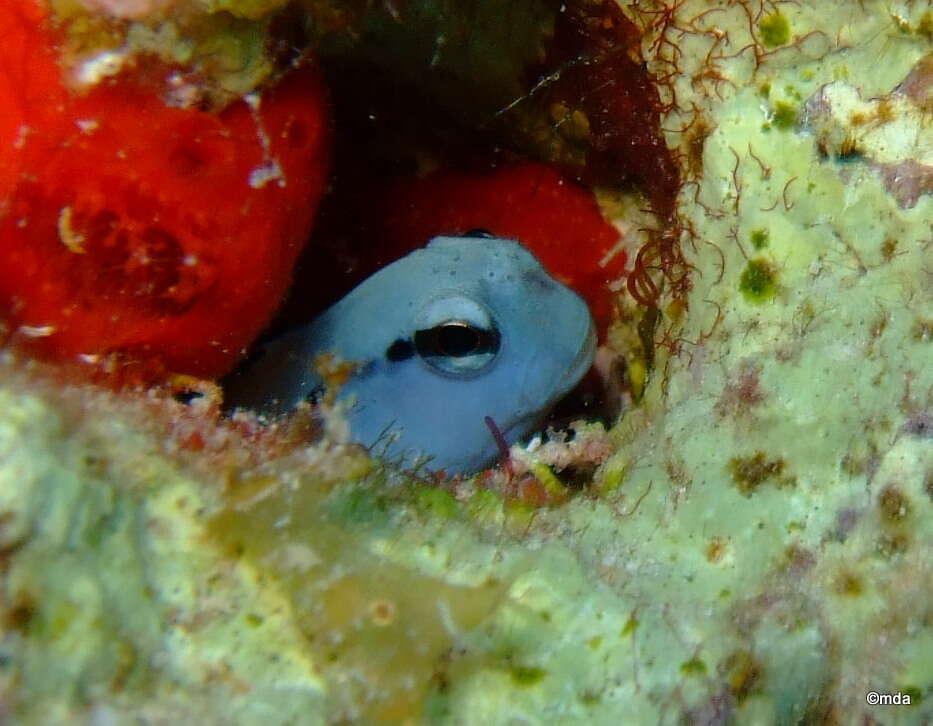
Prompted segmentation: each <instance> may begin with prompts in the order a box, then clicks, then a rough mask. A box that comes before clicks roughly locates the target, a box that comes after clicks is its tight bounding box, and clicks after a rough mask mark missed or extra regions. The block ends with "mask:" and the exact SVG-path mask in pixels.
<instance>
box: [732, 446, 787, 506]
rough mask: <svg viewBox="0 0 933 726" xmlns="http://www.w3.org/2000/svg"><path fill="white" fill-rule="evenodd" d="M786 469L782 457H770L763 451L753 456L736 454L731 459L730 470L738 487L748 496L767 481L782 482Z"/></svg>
mask: <svg viewBox="0 0 933 726" xmlns="http://www.w3.org/2000/svg"><path fill="white" fill-rule="evenodd" d="M783 471H784V461H783V460H782V459H769V458H767V457H766V456H765V454H764V453H763V452H761V451H758V452H755V453H754V454H752V455H751V456H736V457H733V458H732V459H730V460H729V472H730V473H731V474H732V482H733V483H734V484H735V487H736V489H738V490H739V492H740V493H741V494H744V495H745V496H746V497H748V496H751V495H752V494H754V493H755V492H756V491H757V490H758V488H759V487H760V486H761V485H762V484H764V483H765V482H767V481H772V480H773V481H775V482H777V483H781V482H782V480H781V479H780V478H779V477H780V476H781V473H782V472H783Z"/></svg>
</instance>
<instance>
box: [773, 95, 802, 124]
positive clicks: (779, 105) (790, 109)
mask: <svg viewBox="0 0 933 726" xmlns="http://www.w3.org/2000/svg"><path fill="white" fill-rule="evenodd" d="M797 115H798V112H797V107H796V106H795V105H794V104H792V103H788V102H787V101H778V102H776V103H775V104H774V106H772V107H771V112H770V114H769V117H770V121H771V123H772V124H773V125H774V126H775V127H776V128H778V129H780V130H781V131H787V130H789V129H792V128H793V127H794V125H795V124H796V123H797Z"/></svg>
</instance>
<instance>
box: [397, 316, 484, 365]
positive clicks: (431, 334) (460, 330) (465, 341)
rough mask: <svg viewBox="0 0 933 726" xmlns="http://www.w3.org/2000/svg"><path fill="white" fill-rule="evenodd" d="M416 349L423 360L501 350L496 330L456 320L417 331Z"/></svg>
mask: <svg viewBox="0 0 933 726" xmlns="http://www.w3.org/2000/svg"><path fill="white" fill-rule="evenodd" d="M415 348H416V349H417V351H418V354H419V355H420V356H422V357H423V358H430V357H438V356H442V357H444V358H464V357H466V356H469V355H479V354H482V353H495V352H496V351H497V350H498V349H499V334H498V332H497V331H496V330H495V329H492V330H484V329H483V328H479V327H476V326H475V325H470V324H469V323H465V322H462V321H459V320H454V321H450V322H447V323H442V324H441V325H436V326H434V327H433V328H427V329H426V330H418V331H416V332H415Z"/></svg>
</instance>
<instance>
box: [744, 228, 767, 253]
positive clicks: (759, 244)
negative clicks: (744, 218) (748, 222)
mask: <svg viewBox="0 0 933 726" xmlns="http://www.w3.org/2000/svg"><path fill="white" fill-rule="evenodd" d="M749 238H750V240H751V243H752V247H754V248H755V249H756V250H761V249H764V248H765V247H767V246H768V242H769V241H770V234H769V232H768V230H766V229H753V230H752V233H751V235H750V236H749Z"/></svg>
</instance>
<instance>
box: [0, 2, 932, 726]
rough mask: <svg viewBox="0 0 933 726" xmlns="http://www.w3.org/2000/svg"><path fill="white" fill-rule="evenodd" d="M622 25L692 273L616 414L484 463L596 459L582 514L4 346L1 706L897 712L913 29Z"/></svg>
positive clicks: (910, 419)
mask: <svg viewBox="0 0 933 726" xmlns="http://www.w3.org/2000/svg"><path fill="white" fill-rule="evenodd" d="M140 5H145V3H141V4H140ZM247 5H251V6H252V5H255V3H252V4H250V3H247ZM625 12H626V13H627V14H628V15H629V16H630V17H631V18H632V19H633V20H634V21H635V23H636V24H637V25H638V26H639V27H640V28H642V29H643V30H644V33H645V34H644V38H643V41H642V43H643V54H644V56H645V58H646V59H647V60H648V66H649V70H650V71H651V72H652V73H654V74H655V76H656V77H658V78H663V79H665V81H664V84H663V88H662V101H664V102H665V103H666V112H665V116H664V130H665V133H666V136H667V142H668V144H669V145H670V146H671V147H672V148H673V149H675V150H677V152H678V153H679V154H680V158H681V161H682V165H683V169H684V171H685V175H686V182H685V183H684V185H683V188H682V190H681V193H680V196H679V198H678V200H677V214H678V219H679V220H680V221H681V223H682V226H683V230H682V235H681V240H680V242H681V245H682V248H683V251H684V256H685V258H686V260H687V261H688V262H689V264H690V265H692V268H693V269H692V271H691V281H692V287H691V289H690V291H689V293H688V294H687V296H686V298H685V299H684V300H681V301H673V302H671V304H668V305H666V306H665V307H663V308H662V316H661V318H660V322H659V323H658V326H657V329H656V331H655V337H656V341H657V348H656V351H655V354H654V361H653V365H652V367H651V371H650V374H649V376H648V378H647V383H646V386H645V388H644V394H643V396H642V397H641V400H640V401H639V402H638V404H637V405H634V406H632V407H631V408H630V410H628V411H627V412H625V414H624V415H623V416H622V418H621V420H620V422H619V423H618V424H617V425H616V426H615V427H614V428H612V429H611V430H610V431H608V432H607V433H604V432H602V431H601V430H599V427H598V426H594V427H590V428H588V429H581V431H580V433H579V434H578V437H577V439H576V440H574V441H571V442H569V443H566V444H563V445H561V446H558V447H557V448H558V449H560V451H558V452H557V453H554V451H555V447H553V446H551V447H550V448H548V447H549V446H550V445H546V446H541V447H539V448H537V449H535V448H534V447H531V448H530V449H528V450H523V451H516V452H515V457H516V460H518V461H521V462H524V464H525V466H527V467H530V468H531V470H532V471H535V470H536V467H537V470H538V471H541V470H542V469H541V467H542V466H544V465H545V464H546V463H547V462H546V461H545V456H546V455H550V456H552V459H551V460H550V461H555V460H556V459H558V458H559V456H558V454H561V455H564V456H565V458H566V459H567V460H568V461H571V462H572V461H573V460H574V458H575V457H576V458H578V459H582V458H585V457H586V456H587V455H588V453H587V452H586V451H585V449H586V447H587V445H590V446H592V447H603V449H604V448H605V447H607V446H608V447H609V449H608V451H605V450H603V453H602V454H601V455H600V456H599V457H598V458H599V460H600V461H602V463H601V464H600V465H599V466H598V467H596V468H595V471H594V472H593V474H592V476H591V480H590V481H588V482H586V483H585V485H584V487H583V490H582V491H581V492H579V493H577V494H575V495H574V496H572V497H570V498H568V499H567V501H566V502H564V503H563V504H561V505H559V506H554V507H550V508H532V507H529V506H527V505H526V504H523V503H521V502H519V501H513V500H509V499H504V498H503V497H501V496H500V495H498V494H496V493H494V492H492V491H489V490H487V489H484V488H483V487H482V486H481V482H479V481H477V482H476V483H475V485H474V486H470V485H469V483H466V484H465V485H464V486H462V487H459V488H458V489H457V490H456V495H457V496H453V495H452V494H451V493H450V492H449V491H448V490H445V489H442V488H438V487H434V486H432V485H430V484H428V483H425V482H421V481H414V480H410V479H407V478H406V477H405V476H403V475H401V474H398V473H394V472H392V471H390V470H387V469H386V468H385V467H384V466H382V465H380V464H379V463H378V462H373V461H371V460H369V459H368V458H367V457H366V456H365V454H364V453H363V452H361V451H360V450H358V449H357V448H356V447H353V446H350V445H348V444H346V443H345V440H346V438H345V433H346V432H345V430H344V429H343V428H342V423H341V421H340V419H339V417H337V416H335V417H330V418H328V419H327V420H326V422H325V432H324V436H323V438H322V440H321V441H320V443H318V444H315V445H313V446H296V445H294V443H293V442H291V440H290V439H289V436H290V435H291V432H289V431H287V430H281V431H273V432H265V433H263V432H259V431H258V430H256V429H255V428H254V427H251V426H250V425H249V423H248V422H244V421H237V420H234V421H232V422H228V423H221V422H219V418H218V410H217V402H216V400H215V399H214V398H213V396H212V394H211V392H210V391H209V390H208V391H206V392H205V395H204V396H203V397H202V398H201V399H198V400H196V401H195V402H194V403H192V404H189V405H185V404H181V403H178V402H176V401H174V400H173V399H172V398H171V397H170V396H167V395H163V394H160V393H157V392H152V393H148V394H134V395H129V394H113V393H106V392H101V391H100V390H98V389H94V388H92V387H90V386H86V385H82V384H78V383H69V382H67V381H65V382H63V381H61V380H60V377H59V376H58V374H56V373H55V372H54V371H51V370H50V369H47V368H45V367H44V366H40V365H38V364H31V363H29V362H26V361H23V360H21V359H20V358H18V357H17V356H16V355H15V354H13V353H7V354H5V355H4V358H3V360H2V364H0V401H2V405H0V411H2V415H0V452H2V453H0V462H2V466H0V512H2V516H0V545H2V549H3V568H2V572H0V574H2V583H0V584H2V610H3V612H2V619H0V623H2V628H3V638H2V642H0V649H2V650H0V688H2V698H0V720H2V721H4V722H10V723H17V724H50V723H66V722H67V723H75V724H79V723H86V724H95V725H98V724H122V723H145V724H163V723H165V724H168V723H199V724H243V725H247V724H263V726H273V725H277V724H297V723H301V724H316V723H320V724H327V723H331V724H340V723H355V724H385V723H398V724H417V723H430V724H490V725H493V724H503V725H504V724H509V725H515V724H529V725H530V724H548V725H549V726H551V725H555V724H577V723H591V724H606V725H607V726H608V725H610V724H618V723H620V722H624V723H633V724H681V723H691V724H727V723H737V724H752V723H755V724H759V723H760V724H794V723H802V722H803V723H826V724H830V723H833V724H835V723H840V724H843V723H846V724H847V723H871V724H892V725H895V724H898V725H899V724H924V723H929V722H930V721H931V720H933V591H931V586H930V583H931V582H933V548H931V545H933V366H931V365H930V361H931V360H933V229H931V220H933V200H931V196H930V193H929V192H930V164H931V148H930V144H931V138H933V134H931V128H930V127H931V113H930V109H931V96H930V88H931V78H930V72H931V70H930V69H931V64H930V60H929V58H930V53H931V28H933V16H931V11H930V10H929V9H927V7H926V6H925V5H924V4H923V3H914V2H894V3H891V2H872V1H871V0H865V1H864V2H860V3H846V4H844V5H843V4H838V3H825V2H786V3H783V2H776V3H771V2H767V3H761V4H759V3H758V2H753V1H751V0H750V1H749V2H734V3H726V2H721V3H709V2H706V1H705V0H681V1H679V2H676V3H657V2H645V3H638V4H637V5H633V6H631V7H627V8H625ZM244 15H245V16H248V13H244ZM622 206H624V205H622ZM631 234H632V235H633V236H635V237H637V235H638V233H637V232H634V231H633V232H631ZM633 241H637V240H633ZM621 294H622V293H620V295H621ZM629 304H631V303H629ZM620 337H623V336H621V334H620ZM560 476H561V472H560V471H557V474H556V478H557V479H558V480H559V478H560ZM556 485H559V482H557V484H556ZM869 692H877V693H879V694H890V695H893V694H900V698H901V700H902V701H903V700H904V697H905V696H906V697H907V699H908V700H910V705H878V706H875V705H872V704H870V703H869V702H868V700H867V694H869Z"/></svg>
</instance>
